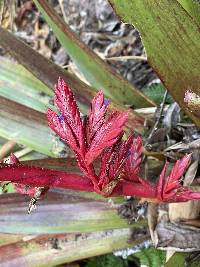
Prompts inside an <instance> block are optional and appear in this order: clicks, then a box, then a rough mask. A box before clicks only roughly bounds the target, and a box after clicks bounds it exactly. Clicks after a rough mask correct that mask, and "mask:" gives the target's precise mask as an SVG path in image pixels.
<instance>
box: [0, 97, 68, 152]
mask: <svg viewBox="0 0 200 267" xmlns="http://www.w3.org/2000/svg"><path fill="white" fill-rule="evenodd" d="M0 136H1V137H4V138H6V139H11V140H15V141H16V142H18V143H19V144H22V145H25V146H28V147H30V148H32V149H33V150H36V151H38V152H40V153H43V154H46V155H48V156H54V157H55V156H58V155H59V150H55V149H54V143H55V140H53V139H54V137H53V135H52V133H51V130H50V129H49V127H48V125H47V119H46V115H45V114H43V113H41V112H38V111H36V110H33V109H31V108H28V107H25V106H23V105H20V104H18V103H15V102H13V101H10V100H8V99H6V98H4V97H0ZM57 143H58V147H59V146H61V147H63V145H62V144H61V143H59V141H58V142H57ZM60 149H61V150H62V148H60Z"/></svg>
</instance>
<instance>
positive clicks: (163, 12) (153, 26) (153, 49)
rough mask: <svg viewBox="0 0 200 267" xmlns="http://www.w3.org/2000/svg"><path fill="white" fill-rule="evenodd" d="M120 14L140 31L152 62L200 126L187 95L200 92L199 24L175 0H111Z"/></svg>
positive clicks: (175, 97) (176, 99)
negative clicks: (188, 102) (188, 107)
mask: <svg viewBox="0 0 200 267" xmlns="http://www.w3.org/2000/svg"><path fill="white" fill-rule="evenodd" d="M110 3H111V4H112V6H113V8H114V9H115V11H116V13H117V15H119V16H120V17H121V18H122V20H123V21H124V22H126V23H130V24H133V25H135V26H136V28H137V29H138V31H139V32H140V35H141V38H142V41H143V44H144V46H145V50H146V52H147V56H148V62H149V63H150V65H151V66H152V67H153V69H154V70H155V71H156V73H157V74H158V76H159V78H160V79H161V80H162V82H163V84H164V85H165V87H166V88H167V90H168V91H169V92H170V94H171V95H172V97H173V98H174V99H175V101H177V102H178V104H179V105H180V106H181V107H182V108H183V109H184V110H185V111H186V112H187V114H188V116H189V117H190V118H191V119H192V120H193V121H194V122H195V123H196V124H197V125H198V126H200V119H199V116H196V115H195V114H194V113H192V112H189V111H188V110H187V107H186V104H185V102H184V95H185V92H186V91H187V90H188V89H191V90H192V91H193V92H194V93H196V94H197V95H200V88H199V84H200V75H199V69H200V61H199V58H200V31H199V26H198V25H197V24H196V23H195V21H194V20H193V19H192V18H191V16H190V15H189V14H188V13H187V12H186V11H185V9H184V8H183V7H182V6H181V5H180V4H179V3H178V2H177V1H174V0H168V1H166V0H124V1H121V0H110Z"/></svg>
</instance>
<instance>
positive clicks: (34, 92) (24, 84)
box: [0, 57, 53, 113]
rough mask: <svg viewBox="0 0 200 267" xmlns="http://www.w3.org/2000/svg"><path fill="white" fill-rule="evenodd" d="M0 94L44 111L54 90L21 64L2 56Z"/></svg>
mask: <svg viewBox="0 0 200 267" xmlns="http://www.w3.org/2000/svg"><path fill="white" fill-rule="evenodd" d="M0 96H3V97H6V98H8V99H10V100H12V101H14V102H17V103H19V104H23V105H25V106H27V107H30V108H32V109H35V110H37V111H40V112H43V113H44V112H46V110H47V107H48V106H49V105H50V104H49V102H50V99H51V97H52V96H53V91H52V90H50V89H49V88H48V87H47V86H46V85H45V84H43V83H42V82H40V81H39V80H38V79H36V78H35V77H34V76H33V75H32V74H31V73H30V72H28V71H27V70H26V69H25V68H24V67H22V66H21V65H19V64H17V63H15V62H13V61H11V60H8V59H6V58H3V57H0ZM50 96H51V97H50Z"/></svg>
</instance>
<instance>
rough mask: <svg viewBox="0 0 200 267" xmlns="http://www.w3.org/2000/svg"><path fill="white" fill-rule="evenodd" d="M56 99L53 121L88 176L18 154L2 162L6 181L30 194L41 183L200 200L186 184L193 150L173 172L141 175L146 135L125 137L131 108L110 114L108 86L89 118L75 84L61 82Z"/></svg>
mask: <svg viewBox="0 0 200 267" xmlns="http://www.w3.org/2000/svg"><path fill="white" fill-rule="evenodd" d="M54 101H55V105H56V106H57V109H58V111H59V113H58V114H57V113H56V112H54V111H52V110H51V109H48V111H47V118H48V122H49V126H50V128H51V129H52V130H53V131H55V132H56V133H57V134H58V135H59V136H60V138H61V139H62V140H63V141H64V142H65V143H66V144H67V145H68V146H69V147H70V148H71V149H72V150H73V151H74V153H75V156H76V159H77V163H78V166H79V168H80V169H81V171H82V173H83V175H77V174H72V173H67V172H62V171H56V170H49V169H43V168H38V167H30V166H25V165H22V164H20V163H19V162H18V161H17V159H14V158H13V159H12V160H11V161H12V162H11V163H10V164H0V177H1V178H0V179H1V181H11V182H13V183H15V184H17V190H18V191H19V192H21V193H27V194H29V195H34V193H35V188H38V187H44V188H47V189H48V188H51V187H60V188H69V189H76V190H83V191H88V192H96V193H99V194H101V195H103V196H105V197H108V196H116V195H130V196H138V197H143V198H146V199H152V200H154V201H157V202H179V201H187V200H190V199H200V193H199V192H193V191H192V190H191V189H190V188H187V187H183V186H182V185H181V183H180V182H181V179H182V176H183V174H184V171H185V169H186V168H187V166H188V164H189V163H190V160H191V155H186V156H185V157H183V158H182V159H181V160H178V161H177V162H176V164H175V166H174V167H173V169H172V171H171V173H170V175H169V176H168V177H166V165H165V166H164V168H163V171H162V173H161V175H160V178H159V179H158V181H157V182H156V183H151V182H149V181H148V180H145V179H143V178H141V177H140V173H139V171H140V164H141V153H142V139H141V137H140V136H137V137H136V136H134V135H133V134H131V135H130V136H129V137H128V138H127V139H126V140H124V131H123V127H124V125H125V123H126V121H127V119H128V112H118V111H116V112H113V113H111V114H110V115H108V107H109V101H108V100H107V99H105V98H104V95H103V92H102V91H100V92H98V93H97V95H96V96H95V97H94V99H93V100H92V103H91V108H90V111H89V115H88V116H86V117H84V118H82V117H81V114H80V111H79V109H78V107H77V104H76V100H75V98H74V95H73V93H72V91H71V89H70V88H69V86H67V84H66V83H65V82H64V80H62V79H59V80H58V83H57V84H56V87H55V100H54ZM12 157H13V156H12ZM96 162H98V164H99V167H98V168H96V165H97V164H95V163H96ZM27 186H29V187H28V189H27Z"/></svg>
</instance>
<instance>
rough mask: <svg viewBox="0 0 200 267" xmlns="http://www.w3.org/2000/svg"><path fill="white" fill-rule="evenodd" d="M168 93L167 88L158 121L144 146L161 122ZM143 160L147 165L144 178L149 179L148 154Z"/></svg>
mask: <svg viewBox="0 0 200 267" xmlns="http://www.w3.org/2000/svg"><path fill="white" fill-rule="evenodd" d="M167 94H168V92H167V90H166V91H165V94H164V96H163V100H162V103H161V105H160V112H159V116H158V118H157V120H156V122H155V124H154V127H153V128H152V130H151V132H150V134H149V136H148V138H147V140H146V142H145V144H144V148H145V147H146V146H147V145H148V143H149V140H150V139H151V137H152V136H153V134H154V133H155V131H156V130H157V127H158V124H159V123H160V120H161V117H162V114H163V110H164V107H165V101H166V99H167ZM143 162H144V165H145V175H144V176H145V177H144V178H145V179H147V177H148V162H147V156H146V155H144V157H143Z"/></svg>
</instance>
